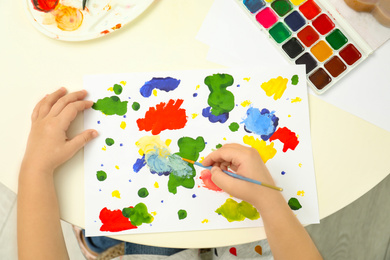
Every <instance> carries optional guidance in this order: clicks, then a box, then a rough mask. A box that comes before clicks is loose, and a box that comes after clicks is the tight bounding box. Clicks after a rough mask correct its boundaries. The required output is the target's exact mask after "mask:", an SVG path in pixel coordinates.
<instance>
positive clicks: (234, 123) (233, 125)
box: [229, 122, 240, 132]
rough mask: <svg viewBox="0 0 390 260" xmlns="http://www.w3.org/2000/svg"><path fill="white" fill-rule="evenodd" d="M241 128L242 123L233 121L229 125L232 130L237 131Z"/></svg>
mask: <svg viewBox="0 0 390 260" xmlns="http://www.w3.org/2000/svg"><path fill="white" fill-rule="evenodd" d="M239 128H240V125H239V124H237V123H236V122H233V123H231V124H230V125H229V129H230V131H232V132H237V131H238V129H239Z"/></svg>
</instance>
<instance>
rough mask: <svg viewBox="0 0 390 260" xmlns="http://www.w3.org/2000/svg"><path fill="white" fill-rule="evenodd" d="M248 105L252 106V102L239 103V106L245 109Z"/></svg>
mask: <svg viewBox="0 0 390 260" xmlns="http://www.w3.org/2000/svg"><path fill="white" fill-rule="evenodd" d="M250 104H252V102H250V101H249V100H245V101H244V102H242V103H241V106H243V107H247V106H249V105H250Z"/></svg>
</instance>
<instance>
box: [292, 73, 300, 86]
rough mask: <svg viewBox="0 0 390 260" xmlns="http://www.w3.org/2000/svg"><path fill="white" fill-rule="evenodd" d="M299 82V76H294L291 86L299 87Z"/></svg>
mask: <svg viewBox="0 0 390 260" xmlns="http://www.w3.org/2000/svg"><path fill="white" fill-rule="evenodd" d="M298 82H299V77H298V75H294V76H292V78H291V84H293V85H297V84H298Z"/></svg>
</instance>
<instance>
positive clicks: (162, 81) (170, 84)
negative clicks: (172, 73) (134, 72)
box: [139, 77, 180, 97]
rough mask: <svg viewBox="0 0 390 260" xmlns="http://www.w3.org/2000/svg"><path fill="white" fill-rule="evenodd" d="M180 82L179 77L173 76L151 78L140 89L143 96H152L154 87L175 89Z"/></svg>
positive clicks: (166, 89)
mask: <svg viewBox="0 0 390 260" xmlns="http://www.w3.org/2000/svg"><path fill="white" fill-rule="evenodd" d="M179 84H180V80H179V79H174V78H171V77H167V78H152V79H151V80H149V81H147V82H145V84H144V85H143V86H142V87H141V89H140V90H139V91H140V93H141V95H142V96H143V97H150V96H151V95H152V91H153V89H159V90H163V91H165V92H169V91H172V90H175V89H176V88H177V87H178V86H179Z"/></svg>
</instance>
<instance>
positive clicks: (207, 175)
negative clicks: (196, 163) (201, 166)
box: [200, 170, 222, 191]
mask: <svg viewBox="0 0 390 260" xmlns="http://www.w3.org/2000/svg"><path fill="white" fill-rule="evenodd" d="M200 179H201V180H202V182H203V187H205V188H207V189H209V190H213V191H222V189H221V188H220V187H218V186H217V185H215V183H214V182H213V181H212V180H211V172H210V171H209V170H203V171H201V173H200Z"/></svg>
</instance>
